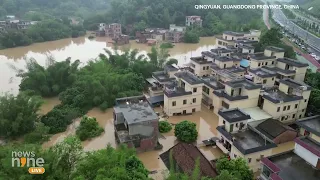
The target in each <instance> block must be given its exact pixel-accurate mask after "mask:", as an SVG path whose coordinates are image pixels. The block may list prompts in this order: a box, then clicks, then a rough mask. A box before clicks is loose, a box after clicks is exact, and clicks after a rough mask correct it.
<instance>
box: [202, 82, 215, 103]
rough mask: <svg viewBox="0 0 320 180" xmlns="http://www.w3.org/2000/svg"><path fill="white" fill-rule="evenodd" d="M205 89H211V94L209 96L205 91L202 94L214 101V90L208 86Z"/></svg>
mask: <svg viewBox="0 0 320 180" xmlns="http://www.w3.org/2000/svg"><path fill="white" fill-rule="evenodd" d="M203 87H206V88H208V89H209V94H207V93H206V92H205V91H202V94H204V95H205V96H207V97H209V98H210V99H211V100H212V99H213V95H214V94H213V91H214V89H213V88H211V87H209V86H207V85H204V86H203ZM211 103H212V102H211Z"/></svg>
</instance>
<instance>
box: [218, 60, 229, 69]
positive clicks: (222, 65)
mask: <svg viewBox="0 0 320 180" xmlns="http://www.w3.org/2000/svg"><path fill="white" fill-rule="evenodd" d="M215 63H216V65H218V66H219V68H221V69H224V68H230V67H232V66H233V61H227V62H221V61H217V60H215ZM224 66H226V67H224Z"/></svg>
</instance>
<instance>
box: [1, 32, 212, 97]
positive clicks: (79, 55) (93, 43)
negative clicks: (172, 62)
mask: <svg viewBox="0 0 320 180" xmlns="http://www.w3.org/2000/svg"><path fill="white" fill-rule="evenodd" d="M109 41H110V39H108V38H105V37H98V38H96V39H93V40H89V39H88V38H86V37H79V38H69V39H62V40H58V41H51V42H44V43H36V44H32V45H30V46H26V47H17V48H10V49H4V50H0V75H1V78H0V87H1V88H0V92H7V91H10V92H11V93H13V94H17V93H18V90H19V84H20V78H17V77H16V71H15V70H13V69H12V68H10V66H12V65H13V66H15V67H17V68H18V69H25V65H26V63H25V59H28V58H34V59H36V61H37V62H38V63H39V64H40V65H45V64H46V61H45V60H46V59H47V57H48V56H52V57H54V58H55V59H56V61H63V60H65V59H66V58H68V57H71V58H72V60H73V61H75V60H77V59H79V60H80V61H81V62H82V65H84V64H85V63H86V62H88V61H89V60H91V59H95V58H97V57H98V55H99V54H100V53H104V48H107V49H108V50H110V51H113V46H112V45H111V44H108V43H107V42H109ZM212 48H215V38H214V37H204V38H200V42H199V43H197V44H185V43H177V44H175V46H174V48H171V49H170V52H169V53H170V55H171V57H173V58H176V59H178V60H179V65H182V64H185V63H188V62H189V59H190V57H192V56H199V55H201V52H202V51H207V50H210V49H212ZM119 49H138V50H139V52H140V53H141V54H147V53H148V52H150V50H151V47H150V46H147V45H146V44H138V43H136V42H135V41H130V44H128V45H124V46H122V47H119Z"/></svg>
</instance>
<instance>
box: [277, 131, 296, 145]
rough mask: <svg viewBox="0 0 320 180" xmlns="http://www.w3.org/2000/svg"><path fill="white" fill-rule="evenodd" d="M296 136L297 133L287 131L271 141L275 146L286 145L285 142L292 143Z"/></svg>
mask: <svg viewBox="0 0 320 180" xmlns="http://www.w3.org/2000/svg"><path fill="white" fill-rule="evenodd" d="M297 135H298V133H297V132H295V131H290V130H288V131H285V132H284V133H282V134H280V135H279V136H278V137H276V138H275V139H273V142H274V143H275V144H281V143H286V142H289V141H292V140H293V139H294V138H295V137H297Z"/></svg>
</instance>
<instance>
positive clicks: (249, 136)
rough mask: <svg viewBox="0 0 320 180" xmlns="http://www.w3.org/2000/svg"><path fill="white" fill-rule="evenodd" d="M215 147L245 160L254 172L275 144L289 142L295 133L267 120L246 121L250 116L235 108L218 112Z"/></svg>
mask: <svg viewBox="0 0 320 180" xmlns="http://www.w3.org/2000/svg"><path fill="white" fill-rule="evenodd" d="M218 115H219V124H218V127H217V131H218V133H217V137H218V138H219V140H217V142H216V145H217V147H218V148H219V149H221V150H222V151H223V152H224V153H225V154H227V155H229V157H230V158H232V159H235V158H238V157H241V158H244V159H245V160H247V162H248V165H249V167H250V168H251V169H252V170H253V171H254V172H256V171H258V170H259V168H260V163H259V161H260V160H261V159H262V158H263V157H268V156H271V155H273V153H275V152H273V151H272V150H273V148H275V147H277V144H281V143H285V142H289V141H292V140H293V139H294V138H295V137H296V136H297V132H295V131H294V130H293V129H291V128H290V127H288V126H284V125H283V124H282V123H280V122H278V121H276V120H272V119H268V120H263V121H259V122H256V121H253V122H248V121H249V120H250V119H251V117H250V115H248V114H246V113H244V112H243V111H241V110H239V109H238V108H236V109H227V110H220V111H219V113H218Z"/></svg>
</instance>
